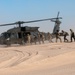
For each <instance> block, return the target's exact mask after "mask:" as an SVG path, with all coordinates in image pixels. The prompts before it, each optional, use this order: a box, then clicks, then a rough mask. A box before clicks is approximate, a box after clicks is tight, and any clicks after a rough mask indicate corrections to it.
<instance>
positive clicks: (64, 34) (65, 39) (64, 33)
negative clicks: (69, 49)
mask: <svg viewBox="0 0 75 75" xmlns="http://www.w3.org/2000/svg"><path fill="white" fill-rule="evenodd" d="M62 33H63V36H64V42H66V41H67V42H68V39H67V38H66V36H67V35H68V33H67V32H65V31H63V30H62Z"/></svg>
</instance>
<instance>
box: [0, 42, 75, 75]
mask: <svg viewBox="0 0 75 75" xmlns="http://www.w3.org/2000/svg"><path fill="white" fill-rule="evenodd" d="M0 75H75V43H74V42H73V43H45V44H41V45H39V44H38V45H29V46H16V47H14V46H12V47H5V46H4V47H3V46H0Z"/></svg>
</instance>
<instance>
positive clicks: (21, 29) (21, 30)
mask: <svg viewBox="0 0 75 75" xmlns="http://www.w3.org/2000/svg"><path fill="white" fill-rule="evenodd" d="M59 19H62V17H59V12H58V14H57V17H56V18H48V19H41V20H34V21H26V22H25V21H18V22H15V23H9V24H2V25H0V27H1V26H11V25H18V27H15V28H12V29H9V30H7V32H4V33H2V34H1V35H0V44H7V40H9V43H10V44H23V43H27V34H30V35H31V37H32V38H33V39H34V36H35V37H36V39H38V33H39V32H40V31H39V30H38V29H39V27H28V26H21V25H22V24H24V23H34V22H41V21H48V20H50V21H52V22H55V26H54V29H53V33H52V34H51V35H52V37H54V36H55V33H56V31H57V30H60V24H61V21H59ZM40 33H41V32H40ZM44 35H45V38H46V37H47V33H45V32H44ZM37 42H38V41H37Z"/></svg>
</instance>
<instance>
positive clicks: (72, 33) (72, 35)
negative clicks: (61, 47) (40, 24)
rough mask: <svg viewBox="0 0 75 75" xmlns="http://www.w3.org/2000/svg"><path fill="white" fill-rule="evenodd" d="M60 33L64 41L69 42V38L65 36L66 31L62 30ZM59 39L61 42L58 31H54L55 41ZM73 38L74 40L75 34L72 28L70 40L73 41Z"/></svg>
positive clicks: (66, 34)
mask: <svg viewBox="0 0 75 75" xmlns="http://www.w3.org/2000/svg"><path fill="white" fill-rule="evenodd" d="M62 35H63V37H64V42H69V40H68V39H67V36H69V34H68V32H65V31H64V30H62ZM58 39H59V40H60V42H62V40H61V37H60V33H59V31H58V30H57V32H56V42H57V40H58ZM73 40H74V41H75V34H74V31H73V30H72V29H70V42H73Z"/></svg>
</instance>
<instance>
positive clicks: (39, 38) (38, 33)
mask: <svg viewBox="0 0 75 75" xmlns="http://www.w3.org/2000/svg"><path fill="white" fill-rule="evenodd" d="M40 39H41V38H40V33H38V41H39V44H41V42H40Z"/></svg>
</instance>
